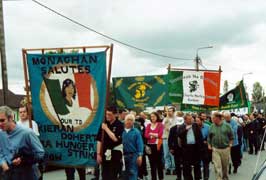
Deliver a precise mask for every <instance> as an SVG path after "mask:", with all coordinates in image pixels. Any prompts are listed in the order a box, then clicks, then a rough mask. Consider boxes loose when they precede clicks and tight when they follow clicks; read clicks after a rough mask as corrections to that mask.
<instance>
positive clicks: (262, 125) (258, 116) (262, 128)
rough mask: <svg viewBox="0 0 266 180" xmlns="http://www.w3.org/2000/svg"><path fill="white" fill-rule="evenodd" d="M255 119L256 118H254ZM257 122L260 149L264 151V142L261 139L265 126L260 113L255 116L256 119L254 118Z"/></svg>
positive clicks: (265, 122) (265, 120)
mask: <svg viewBox="0 0 266 180" xmlns="http://www.w3.org/2000/svg"><path fill="white" fill-rule="evenodd" d="M255 118H256V117H255ZM256 119H257V120H258V122H259V125H260V131H259V144H262V149H261V150H265V148H264V144H265V143H264V142H265V139H263V135H264V131H265V126H266V119H265V118H263V115H262V113H259V114H258V115H257V118H256Z"/></svg>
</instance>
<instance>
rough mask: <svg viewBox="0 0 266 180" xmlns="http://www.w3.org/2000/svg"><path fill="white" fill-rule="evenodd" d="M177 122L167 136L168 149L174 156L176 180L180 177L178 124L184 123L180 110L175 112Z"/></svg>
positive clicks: (179, 179)
mask: <svg viewBox="0 0 266 180" xmlns="http://www.w3.org/2000/svg"><path fill="white" fill-rule="evenodd" d="M177 115H178V117H177V124H176V125H175V126H173V127H172V128H171V129H170V133H169V138H168V146H169V150H170V152H171V153H172V155H173V156H174V159H175V171H176V176H177V180H181V179H182V167H181V166H182V163H183V162H182V156H183V154H182V149H181V144H180V139H179V137H178V133H179V128H180V126H181V125H182V124H183V123H184V119H183V117H182V115H183V113H182V112H177Z"/></svg>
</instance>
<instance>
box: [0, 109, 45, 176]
mask: <svg viewBox="0 0 266 180" xmlns="http://www.w3.org/2000/svg"><path fill="white" fill-rule="evenodd" d="M0 129H2V130H3V131H5V132H6V133H7V136H8V139H9V141H10V143H11V145H12V146H13V148H14V151H15V152H14V157H13V160H12V166H11V167H9V170H7V171H6V172H5V173H4V177H5V179H7V180H17V179H21V180H37V179H38V178H39V177H38V176H39V174H38V168H37V166H36V164H37V163H38V162H39V161H41V160H42V159H43V158H44V149H43V146H42V144H41V142H40V140H39V139H38V137H37V136H36V134H35V133H34V132H33V131H32V130H31V129H29V128H24V127H22V126H20V125H17V124H16V123H15V121H14V120H13V112H12V110H11V109H10V108H9V107H7V106H1V107H0Z"/></svg>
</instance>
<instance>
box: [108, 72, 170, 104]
mask: <svg viewBox="0 0 266 180" xmlns="http://www.w3.org/2000/svg"><path fill="white" fill-rule="evenodd" d="M113 89H114V94H115V101H116V104H117V106H118V107H119V108H144V107H155V106H164V105H166V104H168V98H167V97H168V96H167V92H168V90H167V75H154V76H135V77H116V78H113Z"/></svg>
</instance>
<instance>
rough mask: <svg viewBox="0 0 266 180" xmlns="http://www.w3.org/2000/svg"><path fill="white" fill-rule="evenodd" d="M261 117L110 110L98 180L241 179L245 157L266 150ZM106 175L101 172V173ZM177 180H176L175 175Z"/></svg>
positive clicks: (102, 138) (99, 155) (102, 131)
mask: <svg viewBox="0 0 266 180" xmlns="http://www.w3.org/2000/svg"><path fill="white" fill-rule="evenodd" d="M265 127H266V121H265V119H264V118H263V116H262V114H260V113H252V114H250V115H241V116H237V115H236V114H234V113H229V112H213V113H212V114H209V115H207V114H206V113H203V112H201V113H195V114H193V113H191V114H190V113H183V112H181V111H175V108H174V107H169V108H167V109H166V110H165V111H156V112H152V113H150V114H148V113H144V112H141V113H139V114H137V113H136V112H134V111H127V110H124V111H120V112H119V113H117V111H116V110H112V109H109V110H107V112H106V122H105V123H103V124H102V128H101V129H100V131H99V134H98V138H97V140H98V144H97V162H98V166H97V167H95V177H94V178H93V179H94V180H98V179H100V177H102V179H103V180H116V179H127V180H137V179H139V180H141V179H152V180H156V179H159V180H162V179H164V177H165V176H168V175H175V176H176V179H177V180H181V179H183V180H201V179H204V180H208V179H209V178H210V165H213V168H214V172H215V177H216V180H228V179H229V174H231V173H234V174H237V172H238V169H239V168H240V166H241V161H242V157H243V152H247V151H248V153H249V154H257V153H258V151H259V150H260V145H261V150H264V137H263V135H264V132H265V131H264V129H265ZM99 172H101V173H99ZM171 177H173V176H171Z"/></svg>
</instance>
